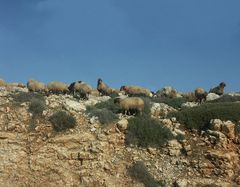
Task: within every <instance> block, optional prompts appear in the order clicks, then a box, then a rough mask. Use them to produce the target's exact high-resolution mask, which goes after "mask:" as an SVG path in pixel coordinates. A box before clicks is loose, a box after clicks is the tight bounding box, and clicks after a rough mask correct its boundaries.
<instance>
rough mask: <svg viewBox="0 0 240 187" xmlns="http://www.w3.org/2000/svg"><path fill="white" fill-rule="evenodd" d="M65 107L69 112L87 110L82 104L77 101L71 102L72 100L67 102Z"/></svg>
mask: <svg viewBox="0 0 240 187" xmlns="http://www.w3.org/2000/svg"><path fill="white" fill-rule="evenodd" d="M64 107H65V108H66V109H67V110H74V111H77V112H80V111H85V110H86V106H84V105H83V104H82V103H79V102H77V101H73V100H70V99H66V100H65V102H64Z"/></svg>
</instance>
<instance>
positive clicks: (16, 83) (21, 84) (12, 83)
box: [7, 82, 26, 88]
mask: <svg viewBox="0 0 240 187" xmlns="http://www.w3.org/2000/svg"><path fill="white" fill-rule="evenodd" d="M7 86H10V87H19V88H26V86H25V85H24V84H23V83H18V82H11V83H8V84H7Z"/></svg>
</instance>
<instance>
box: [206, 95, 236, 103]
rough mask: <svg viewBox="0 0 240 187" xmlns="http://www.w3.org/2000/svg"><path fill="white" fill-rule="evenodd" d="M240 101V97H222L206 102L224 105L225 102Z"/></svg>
mask: <svg viewBox="0 0 240 187" xmlns="http://www.w3.org/2000/svg"><path fill="white" fill-rule="evenodd" d="M237 101H240V96H231V95H223V96H222V97H220V98H218V99H215V100H212V101H208V102H209V103H225V102H237Z"/></svg>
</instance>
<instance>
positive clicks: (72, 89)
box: [68, 81, 82, 95]
mask: <svg viewBox="0 0 240 187" xmlns="http://www.w3.org/2000/svg"><path fill="white" fill-rule="evenodd" d="M81 82H82V81H76V82H72V83H71V84H70V85H69V86H68V90H69V93H70V94H73V95H75V92H76V91H77V89H76V88H77V86H75V85H77V84H78V83H79V84H80V83H81Z"/></svg>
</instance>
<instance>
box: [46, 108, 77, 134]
mask: <svg viewBox="0 0 240 187" xmlns="http://www.w3.org/2000/svg"><path fill="white" fill-rule="evenodd" d="M49 120H50V122H51V123H52V126H53V129H54V130H55V131H65V130H67V129H70V128H74V127H75V126H76V119H75V118H74V117H73V116H71V115H70V114H68V113H67V112H65V111H58V112H55V113H54V114H53V115H52V116H51V117H50V119H49Z"/></svg>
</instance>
